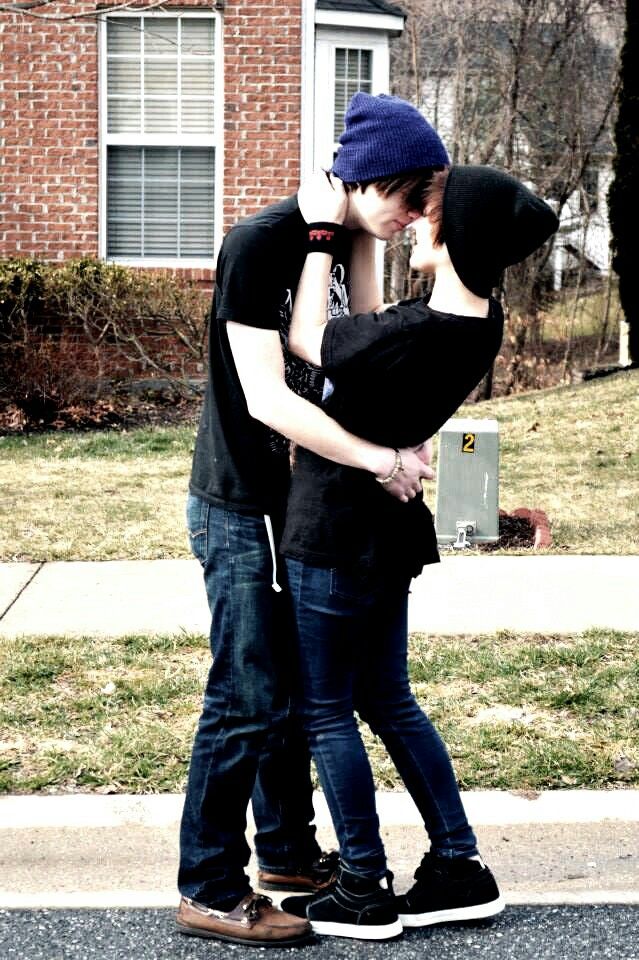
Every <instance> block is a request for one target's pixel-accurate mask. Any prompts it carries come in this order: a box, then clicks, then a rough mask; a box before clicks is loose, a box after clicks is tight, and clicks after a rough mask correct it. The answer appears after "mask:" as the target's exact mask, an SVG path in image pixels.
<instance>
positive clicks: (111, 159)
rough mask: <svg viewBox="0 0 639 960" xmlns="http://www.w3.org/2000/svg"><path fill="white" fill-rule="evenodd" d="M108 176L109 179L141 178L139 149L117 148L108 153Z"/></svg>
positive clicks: (140, 154) (140, 152) (140, 151)
mask: <svg viewBox="0 0 639 960" xmlns="http://www.w3.org/2000/svg"><path fill="white" fill-rule="evenodd" d="M108 175H109V178H111V177H141V176H142V149H141V147H117V148H114V149H112V150H109V153H108Z"/></svg>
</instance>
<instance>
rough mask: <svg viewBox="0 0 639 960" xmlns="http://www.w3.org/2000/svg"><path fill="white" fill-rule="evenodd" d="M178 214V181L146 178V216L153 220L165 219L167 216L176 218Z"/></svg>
mask: <svg viewBox="0 0 639 960" xmlns="http://www.w3.org/2000/svg"><path fill="white" fill-rule="evenodd" d="M177 215H178V191H177V183H175V182H173V183H171V184H168V183H164V182H161V181H157V180H156V181H149V180H145V184H144V216H145V217H147V218H148V219H150V220H152V219H154V218H158V219H160V220H164V219H166V218H167V217H171V218H172V219H173V218H175V219H176V220H177Z"/></svg>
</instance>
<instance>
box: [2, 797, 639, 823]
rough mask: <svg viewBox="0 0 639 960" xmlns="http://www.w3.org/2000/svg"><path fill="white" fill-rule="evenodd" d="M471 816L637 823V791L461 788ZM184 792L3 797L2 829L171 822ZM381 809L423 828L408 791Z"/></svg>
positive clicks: (322, 814) (320, 808)
mask: <svg viewBox="0 0 639 960" xmlns="http://www.w3.org/2000/svg"><path fill="white" fill-rule="evenodd" d="M462 800H463V803H464V807H465V809H466V811H467V814H468V819H469V820H470V822H471V823H472V824H473V825H475V826H507V825H508V826H514V825H522V824H544V823H554V824H559V823H563V824H578V823H583V824H585V823H601V822H603V821H605V820H617V821H621V822H624V823H639V790H633V789H629V790H552V791H545V792H543V793H534V792H524V791H522V792H520V793H514V792H508V791H503V790H470V791H462ZM313 802H314V806H315V822H316V824H317V826H318V827H324V826H330V824H331V819H330V815H329V812H328V807H327V806H326V801H325V799H324V795H323V794H322V793H320V792H319V791H316V792H315V794H314V797H313ZM183 803H184V795H183V794H179V793H172V794H154V795H137V794H111V795H107V796H104V795H98V794H89V793H81V794H78V793H76V794H68V795H67V794H65V795H53V796H33V795H28V796H23V795H10V796H4V797H0V824H2V827H0V832H1V830H3V829H11V830H30V829H36V828H39V829H47V828H56V829H57V828H65V827H75V828H77V829H81V830H90V829H92V828H99V827H119V826H126V825H129V826H140V827H142V826H147V827H149V826H150V827H163V826H170V825H171V824H174V823H177V822H179V820H180V817H181V814H182V805H183ZM377 809H378V812H379V817H380V820H381V821H382V824H384V825H385V826H404V825H406V826H419V825H420V824H421V823H422V821H421V818H420V815H419V813H418V811H417V808H416V807H415V804H414V803H413V801H412V799H411V798H410V796H409V795H408V794H407V793H406V792H405V791H400V790H397V791H379V792H378V793H377Z"/></svg>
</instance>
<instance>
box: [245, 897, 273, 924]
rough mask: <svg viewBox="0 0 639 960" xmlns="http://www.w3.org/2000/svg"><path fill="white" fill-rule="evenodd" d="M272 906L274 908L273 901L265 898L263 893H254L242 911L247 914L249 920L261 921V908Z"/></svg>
mask: <svg viewBox="0 0 639 960" xmlns="http://www.w3.org/2000/svg"><path fill="white" fill-rule="evenodd" d="M271 906H273V901H272V900H271V898H270V897H266V896H264V894H263V893H254V894H253V895H252V896H251V899H250V900H247V901H246V903H244V904H243V905H242V910H243V911H244V913H245V914H246V919H247V920H259V919H260V907H271Z"/></svg>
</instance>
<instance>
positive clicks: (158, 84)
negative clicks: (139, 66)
mask: <svg viewBox="0 0 639 960" xmlns="http://www.w3.org/2000/svg"><path fill="white" fill-rule="evenodd" d="M144 92H145V93H146V94H149V93H164V94H167V95H169V94H170V95H171V96H173V97H177V60H145V62H144Z"/></svg>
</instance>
